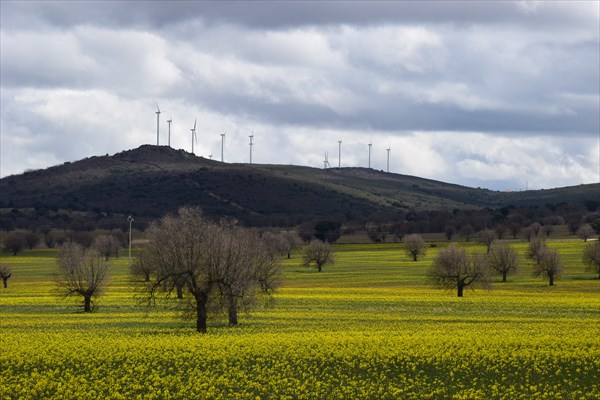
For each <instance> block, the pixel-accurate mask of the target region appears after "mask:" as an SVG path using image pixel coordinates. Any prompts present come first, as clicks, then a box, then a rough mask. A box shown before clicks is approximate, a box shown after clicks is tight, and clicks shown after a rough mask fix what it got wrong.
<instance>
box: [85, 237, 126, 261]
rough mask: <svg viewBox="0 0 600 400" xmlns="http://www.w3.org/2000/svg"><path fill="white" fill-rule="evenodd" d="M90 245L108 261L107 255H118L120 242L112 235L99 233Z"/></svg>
mask: <svg viewBox="0 0 600 400" xmlns="http://www.w3.org/2000/svg"><path fill="white" fill-rule="evenodd" d="M92 247H93V248H94V249H96V250H97V251H98V253H100V254H101V255H102V256H103V257H104V260H105V261H108V258H109V257H115V258H117V257H119V250H121V243H120V242H119V241H118V240H117V238H115V237H114V236H113V235H100V236H97V237H96V238H95V239H94V242H93V243H92Z"/></svg>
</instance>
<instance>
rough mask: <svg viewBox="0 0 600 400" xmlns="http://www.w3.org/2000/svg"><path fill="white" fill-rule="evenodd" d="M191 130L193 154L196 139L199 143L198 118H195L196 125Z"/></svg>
mask: <svg viewBox="0 0 600 400" xmlns="http://www.w3.org/2000/svg"><path fill="white" fill-rule="evenodd" d="M190 130H191V131H192V154H194V141H196V143H198V137H197V136H196V118H194V127H193V128H192V129H190Z"/></svg>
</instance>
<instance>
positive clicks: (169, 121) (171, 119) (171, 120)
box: [167, 117, 173, 147]
mask: <svg viewBox="0 0 600 400" xmlns="http://www.w3.org/2000/svg"><path fill="white" fill-rule="evenodd" d="M171 122H173V117H169V119H168V120H167V124H169V147H171Z"/></svg>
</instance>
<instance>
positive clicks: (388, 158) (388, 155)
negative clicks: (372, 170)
mask: <svg viewBox="0 0 600 400" xmlns="http://www.w3.org/2000/svg"><path fill="white" fill-rule="evenodd" d="M386 150H387V172H390V150H391V149H390V147H389V146H388V148H387V149H386Z"/></svg>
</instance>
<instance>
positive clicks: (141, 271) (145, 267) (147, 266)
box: [131, 253, 155, 282]
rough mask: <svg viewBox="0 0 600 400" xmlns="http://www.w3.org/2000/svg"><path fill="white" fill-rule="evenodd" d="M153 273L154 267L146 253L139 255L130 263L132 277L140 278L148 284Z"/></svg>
mask: <svg viewBox="0 0 600 400" xmlns="http://www.w3.org/2000/svg"><path fill="white" fill-rule="evenodd" d="M153 272H155V271H154V265H152V262H151V260H149V259H148V256H147V255H146V253H140V254H139V255H138V256H137V257H136V258H135V259H134V260H133V262H132V263H131V274H132V275H133V276H134V277H138V276H139V277H142V278H143V279H144V282H150V275H151V274H152V273H153Z"/></svg>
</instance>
